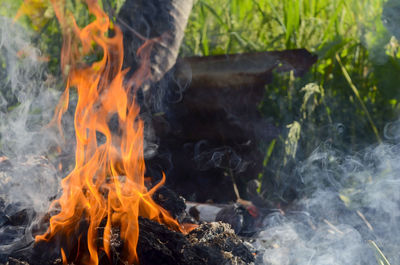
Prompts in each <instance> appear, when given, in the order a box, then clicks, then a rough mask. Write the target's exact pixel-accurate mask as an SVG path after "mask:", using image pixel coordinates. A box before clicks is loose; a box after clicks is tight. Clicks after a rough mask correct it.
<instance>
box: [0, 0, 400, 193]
mask: <svg viewBox="0 0 400 265" xmlns="http://www.w3.org/2000/svg"><path fill="white" fill-rule="evenodd" d="M27 1H30V2H32V3H34V6H35V9H34V10H29V12H32V14H33V15H34V16H33V18H34V19H32V20H30V19H28V18H27V17H21V20H22V21H23V22H24V23H23V24H24V25H25V27H27V28H29V29H33V31H34V35H33V36H32V38H33V42H34V45H37V46H38V47H39V48H40V49H41V50H42V51H43V54H44V56H45V57H46V58H48V60H49V68H50V73H51V74H52V75H54V76H59V75H60V70H59V66H58V65H59V62H58V58H59V53H60V47H61V41H62V40H61V36H60V32H59V29H58V25H57V21H56V19H55V17H54V14H53V11H52V10H51V8H49V7H48V6H49V5H48V0H27ZM22 2H23V1H22V0H17V1H16V0H0V3H1V6H2V8H0V15H1V16H8V17H14V15H15V14H16V13H17V10H18V8H19V7H20V5H21V4H22ZM67 2H68V7H69V9H70V11H71V12H73V13H74V14H75V17H77V18H79V20H78V24H82V25H83V24H87V23H88V21H90V19H91V17H90V16H89V15H88V14H87V11H86V8H85V7H84V6H83V5H82V4H81V3H80V1H75V0H70V1H67ZM101 3H102V5H103V6H104V9H105V10H107V11H108V12H109V14H110V16H111V17H112V18H113V19H115V14H117V11H118V9H119V8H120V7H121V5H122V4H123V0H102V1H101ZM399 9H400V0H389V1H384V0H362V1H360V0H347V1H346V0H197V1H196V2H195V6H194V9H193V12H192V14H191V17H190V21H189V24H188V27H187V29H186V34H185V39H184V43H183V46H182V49H181V55H182V56H190V55H204V56H206V55H215V54H229V53H240V52H250V51H268V50H285V49H296V48H306V49H307V50H309V51H310V52H313V53H315V54H317V55H318V57H319V60H318V62H317V63H316V64H315V65H314V66H313V68H312V69H311V71H310V72H309V73H308V74H307V75H306V76H304V77H303V78H294V77H293V74H290V73H289V74H285V75H282V74H280V75H276V77H275V78H274V82H273V83H272V84H269V85H267V86H266V87H265V90H266V93H265V98H264V99H263V100H262V104H260V106H259V108H260V111H261V112H262V114H263V115H264V116H265V117H266V118H268V119H272V120H273V122H274V123H275V125H276V126H278V127H279V128H282V130H281V135H280V136H279V137H278V139H276V140H274V141H272V142H271V143H263V144H261V145H260V149H262V150H265V153H266V157H265V160H264V171H263V172H260V176H259V178H260V180H262V182H263V185H264V186H263V189H262V190H265V191H268V192H265V193H264V195H265V196H266V197H267V198H268V199H271V200H283V201H285V200H288V199H289V197H290V196H291V191H290V189H291V188H290V187H291V186H293V185H294V184H295V183H296V182H297V181H298V179H297V178H296V177H295V176H296V174H295V172H294V171H295V166H294V164H295V163H294V161H298V160H302V159H304V158H306V157H308V156H309V155H310V154H311V153H312V152H313V151H314V150H315V149H316V148H317V147H320V146H327V145H328V146H329V147H330V148H337V149H338V150H340V151H342V152H344V153H350V152H354V151H357V150H361V149H362V148H363V147H365V146H366V145H371V143H378V142H380V141H382V139H383V140H385V141H392V140H394V137H395V136H392V135H389V133H388V131H389V130H388V127H387V126H388V122H391V121H395V120H396V119H397V117H398V115H399V109H400V105H399V101H400V93H398V84H400V75H399V74H398V71H400V61H399V44H398V38H399V37H400V33H399V31H398V29H397V28H398V27H397V25H399V23H398V22H400V19H399V18H398V16H397V14H398V13H397V11H398V10H399ZM0 60H1V58H0ZM88 60H90V58H88ZM0 65H1V67H2V68H3V69H4V68H5V67H6V65H5V64H4V62H3V61H1V64H0ZM3 72H4V71H0V77H1V78H2V79H3V80H6V79H7V77H6V76H1V73H3ZM0 93H3V94H6V93H7V92H6V91H0ZM3 96H5V97H6V95H3ZM14 104H17V102H15V101H12V100H10V101H9V106H8V107H9V108H10V109H12V108H13V105H14ZM282 161H283V163H282ZM288 183H290V184H288Z"/></svg>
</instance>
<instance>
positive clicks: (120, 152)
mask: <svg viewBox="0 0 400 265" xmlns="http://www.w3.org/2000/svg"><path fill="white" fill-rule="evenodd" d="M51 2H52V5H53V9H54V11H55V14H56V16H57V18H58V20H59V22H60V25H61V29H62V32H63V38H64V43H63V49H62V55H61V65H62V70H63V73H64V74H66V75H67V85H66V89H65V92H64V94H63V96H62V98H61V100H60V103H59V105H58V107H57V109H56V114H55V119H56V121H57V122H58V124H59V125H60V127H61V118H62V115H63V114H64V113H65V111H66V110H67V107H68V98H69V91H70V88H71V87H75V88H76V89H77V93H78V96H79V98H78V102H77V106H76V110H75V120H74V122H75V131H76V165H75V168H74V169H73V171H72V172H71V173H70V174H69V175H68V176H67V177H66V178H64V179H63V180H62V189H63V194H62V196H61V197H60V198H59V199H58V200H56V201H54V202H53V204H52V205H53V207H54V208H60V212H59V213H58V214H56V215H54V216H53V217H52V218H51V219H50V228H49V230H48V231H47V232H46V234H44V235H41V236H37V237H36V240H50V239H51V238H52V237H54V236H55V235H58V236H61V237H64V238H72V235H73V234H76V233H77V231H79V230H80V228H79V227H80V223H81V221H82V220H86V222H87V223H88V229H87V239H86V240H85V241H84V242H86V241H87V246H83V247H82V246H78V249H81V248H83V249H87V252H88V253H82V252H79V251H78V253H77V255H78V257H69V256H68V254H69V252H70V250H69V249H64V250H62V251H61V252H62V256H63V260H64V263H67V259H71V260H72V259H73V260H79V263H80V264H98V263H99V255H98V250H99V249H102V250H104V251H105V252H106V253H107V255H108V256H109V258H110V235H111V228H112V227H118V228H119V229H120V236H121V238H122V239H123V240H124V253H123V254H124V257H126V259H127V261H128V262H129V263H138V257H137V253H136V247H137V242H138V236H139V227H138V217H139V216H142V217H145V218H149V219H151V220H155V221H157V222H160V223H164V224H166V225H167V226H169V227H171V228H173V229H175V230H180V231H181V227H180V225H179V224H178V223H177V222H176V221H175V220H174V219H173V218H171V216H170V215H169V214H168V213H167V212H166V211H165V210H164V209H162V208H161V207H160V206H158V205H157V204H156V203H155V202H154V201H153V200H152V194H153V193H154V192H155V190H156V189H157V188H158V187H159V186H160V185H162V184H163V182H164V180H165V176H164V177H163V180H162V181H161V182H160V183H159V184H157V185H156V186H155V187H153V188H152V189H151V190H148V189H147V188H146V186H145V179H144V172H145V164H144V158H143V121H142V120H141V119H140V118H139V106H138V105H137V104H136V102H135V98H134V95H135V92H136V91H137V89H138V88H139V87H140V86H141V85H142V84H143V82H146V81H147V80H148V79H149V78H150V67H149V51H150V49H151V42H150V41H148V42H147V43H146V44H145V45H144V46H143V47H142V48H141V49H140V51H139V52H138V53H139V57H141V58H142V62H141V67H140V68H139V69H137V71H136V73H135V74H134V75H133V78H132V79H131V80H129V82H126V80H125V74H126V72H127V70H126V69H125V70H122V62H123V45H122V40H123V39H122V38H123V36H122V33H121V31H120V29H119V28H118V27H116V26H113V25H112V24H110V21H109V18H108V16H107V15H106V14H105V13H104V12H103V11H102V10H101V8H100V7H99V5H98V3H97V1H96V0H86V3H87V6H88V8H89V12H90V13H91V14H93V15H94V17H95V20H94V21H93V22H92V23H90V24H89V25H87V26H86V27H84V28H82V29H81V28H79V27H78V25H77V23H76V22H75V20H74V18H73V16H72V15H71V14H70V13H67V12H66V11H65V10H66V8H65V6H64V4H65V2H64V1H57V0H51ZM26 5H29V1H27V2H25V6H26ZM110 32H112V34H110ZM109 35H112V37H109ZM99 48H100V49H101V52H102V58H101V59H100V60H99V61H97V62H95V63H92V64H91V65H87V64H85V63H84V61H83V57H84V56H85V55H87V54H89V53H92V52H93V51H94V49H97V50H98V49H99ZM127 84H129V85H127ZM112 117H113V119H115V117H118V128H117V129H115V128H113V129H111V128H110V127H109V122H110V119H111V118H112ZM99 134H101V135H103V136H104V137H103V138H104V139H105V140H103V141H99V139H98V138H99V137H98V135H99ZM105 221H106V225H105V230H104V234H103V235H102V238H103V242H102V244H100V245H99V243H98V242H96V239H97V238H98V227H100V226H101V223H105ZM79 233H80V232H79ZM79 238H81V237H79ZM79 242H81V240H79V241H78V242H75V243H74V244H75V245H77V244H79ZM74 248H76V246H74Z"/></svg>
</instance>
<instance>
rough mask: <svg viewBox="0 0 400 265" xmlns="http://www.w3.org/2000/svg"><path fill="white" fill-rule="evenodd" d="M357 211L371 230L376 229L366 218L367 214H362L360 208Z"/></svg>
mask: <svg viewBox="0 0 400 265" xmlns="http://www.w3.org/2000/svg"><path fill="white" fill-rule="evenodd" d="M356 213H357V214H358V216H360V218H361V219H362V220H363V221H364V223H365V225H366V226H367V227H368V229H369V230H371V231H374V228H373V227H372V225H371V224H370V222H368V220H367V218H365V216H364V215H363V214H362V212H360V211H359V210H357V211H356Z"/></svg>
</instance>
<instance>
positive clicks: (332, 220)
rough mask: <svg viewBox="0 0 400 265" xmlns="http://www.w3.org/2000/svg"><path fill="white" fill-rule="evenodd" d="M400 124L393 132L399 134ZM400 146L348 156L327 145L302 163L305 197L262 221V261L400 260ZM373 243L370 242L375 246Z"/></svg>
mask: <svg viewBox="0 0 400 265" xmlns="http://www.w3.org/2000/svg"><path fill="white" fill-rule="evenodd" d="M396 124H398V123H393V124H391V126H392V128H391V130H392V131H391V132H392V133H394V131H395V130H396V134H398V133H399V132H400V130H398V127H396V128H395V127H393V126H394V125H396ZM399 161H400V144H393V143H392V144H388V143H386V144H380V145H377V146H375V147H370V148H368V149H366V150H364V151H363V152H358V153H357V154H353V155H345V154H343V153H341V152H339V151H337V150H335V149H334V148H332V147H330V146H326V145H322V146H320V147H319V148H318V149H317V150H315V152H314V153H313V154H312V155H311V156H310V157H309V158H308V159H307V160H306V161H303V162H302V163H299V166H298V173H299V174H298V175H299V178H301V181H302V182H303V184H304V187H305V188H304V189H299V192H300V194H302V196H303V197H302V199H299V200H298V201H297V202H296V203H295V204H294V205H293V206H291V207H290V208H289V209H286V210H285V214H279V213H273V214H270V215H269V216H267V217H266V218H265V219H264V220H263V225H264V228H263V229H262V231H261V232H259V234H258V235H257V240H256V241H255V242H254V246H255V247H256V249H257V250H258V252H259V253H260V254H259V258H258V263H259V264H280V265H289V264H296V265H306V264H307V265H308V264H315V265H322V264H324V265H325V264H326V265H334V264H335V265H336V264H349V265H350V264H352V265H354V264H360V265H364V264H368V265H370V264H371V265H372V264H374V265H375V264H385V263H378V261H377V259H376V258H375V254H376V253H377V251H378V250H377V248H376V247H373V244H374V243H375V244H376V245H377V246H378V247H379V249H380V250H381V251H382V252H383V254H384V255H385V256H386V258H387V259H388V260H389V262H390V264H400V252H399V246H400V245H399V243H400V163H399ZM371 243H372V244H371Z"/></svg>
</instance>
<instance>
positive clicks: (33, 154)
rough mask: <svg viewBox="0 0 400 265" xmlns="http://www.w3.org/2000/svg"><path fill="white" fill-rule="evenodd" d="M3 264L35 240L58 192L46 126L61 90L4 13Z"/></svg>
mask: <svg viewBox="0 0 400 265" xmlns="http://www.w3.org/2000/svg"><path fill="white" fill-rule="evenodd" d="M0 78H1V79H0V263H1V259H2V258H5V256H6V255H7V254H9V253H11V252H12V251H15V250H17V249H19V248H23V247H25V246H27V245H29V244H30V243H32V241H33V237H32V229H33V226H34V225H35V224H36V223H37V222H38V221H39V220H40V219H41V218H42V217H43V215H44V214H45V213H46V211H47V210H48V207H49V203H50V199H51V198H52V197H54V196H55V195H57V192H58V189H59V182H60V178H59V177H58V175H57V170H56V169H55V167H54V166H53V164H52V163H50V162H49V159H48V157H49V156H50V155H51V150H52V148H53V150H54V147H55V146H57V144H58V143H57V139H58V138H57V137H56V134H55V133H54V132H53V131H52V130H49V129H45V125H47V124H48V123H49V121H50V120H51V118H52V115H53V111H54V107H55V104H56V103H57V101H58V99H59V95H60V93H59V92H58V91H57V90H56V89H55V87H54V86H55V85H56V84H55V82H54V81H52V79H54V78H51V76H50V75H48V74H47V72H46V63H45V60H43V58H42V54H41V53H40V51H39V50H38V49H37V48H34V46H33V45H32V44H31V43H30V34H29V32H27V31H26V30H24V29H23V28H22V27H20V26H18V24H17V23H14V22H13V21H12V20H10V19H8V18H4V17H0Z"/></svg>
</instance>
